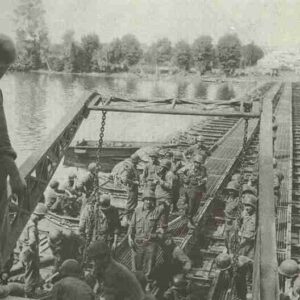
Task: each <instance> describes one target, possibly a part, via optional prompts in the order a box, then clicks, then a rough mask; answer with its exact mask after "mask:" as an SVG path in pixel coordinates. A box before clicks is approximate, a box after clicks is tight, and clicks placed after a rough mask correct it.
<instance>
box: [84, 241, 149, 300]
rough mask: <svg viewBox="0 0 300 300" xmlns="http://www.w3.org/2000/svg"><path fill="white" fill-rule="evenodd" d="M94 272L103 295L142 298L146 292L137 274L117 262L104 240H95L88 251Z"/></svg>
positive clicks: (122, 299)
mask: <svg viewBox="0 0 300 300" xmlns="http://www.w3.org/2000/svg"><path fill="white" fill-rule="evenodd" d="M87 254H88V257H89V259H91V260H92V263H93V273H94V275H95V277H96V279H97V280H98V283H99V285H100V286H102V295H101V296H102V297H103V298H104V299H107V300H108V299H111V300H127V299H128V300H142V299H143V298H144V296H145V295H144V292H143V290H142V287H141V285H140V284H139V282H138V280H137V279H136V277H135V275H134V274H133V273H132V272H130V271H129V270H128V269H127V268H126V267H125V266H123V265H122V264H120V263H118V262H116V261H115V260H114V259H113V258H112V256H111V251H110V249H109V247H108V246H107V244H106V243H104V242H103V241H96V242H93V243H92V244H91V245H90V246H89V248H88V251H87Z"/></svg>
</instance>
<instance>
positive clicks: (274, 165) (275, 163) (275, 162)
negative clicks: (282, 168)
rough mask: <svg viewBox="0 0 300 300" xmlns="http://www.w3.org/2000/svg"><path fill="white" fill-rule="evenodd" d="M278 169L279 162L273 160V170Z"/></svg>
mask: <svg viewBox="0 0 300 300" xmlns="http://www.w3.org/2000/svg"><path fill="white" fill-rule="evenodd" d="M276 167H277V160H276V159H275V158H273V168H276Z"/></svg>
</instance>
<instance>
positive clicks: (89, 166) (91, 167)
mask: <svg viewBox="0 0 300 300" xmlns="http://www.w3.org/2000/svg"><path fill="white" fill-rule="evenodd" d="M96 169H97V164H96V163H94V162H93V163H90V164H89V165H88V170H89V171H90V172H93V171H96Z"/></svg>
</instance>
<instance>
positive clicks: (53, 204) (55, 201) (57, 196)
mask: <svg viewBox="0 0 300 300" xmlns="http://www.w3.org/2000/svg"><path fill="white" fill-rule="evenodd" d="M58 187H59V182H58V181H57V180H53V181H52V182H51V183H50V189H49V191H48V193H47V195H46V199H45V204H46V206H47V209H49V210H50V211H53V212H55V213H62V201H63V198H64V197H66V194H65V192H64V191H63V190H59V189H58Z"/></svg>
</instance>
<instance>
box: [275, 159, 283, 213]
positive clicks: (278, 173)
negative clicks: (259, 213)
mask: <svg viewBox="0 0 300 300" xmlns="http://www.w3.org/2000/svg"><path fill="white" fill-rule="evenodd" d="M283 179H284V175H283V173H282V172H281V171H280V170H278V169H277V160H276V159H275V158H274V159H273V182H274V196H275V208H276V209H277V206H278V201H279V200H280V197H281V193H280V187H281V183H282V180H283Z"/></svg>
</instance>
